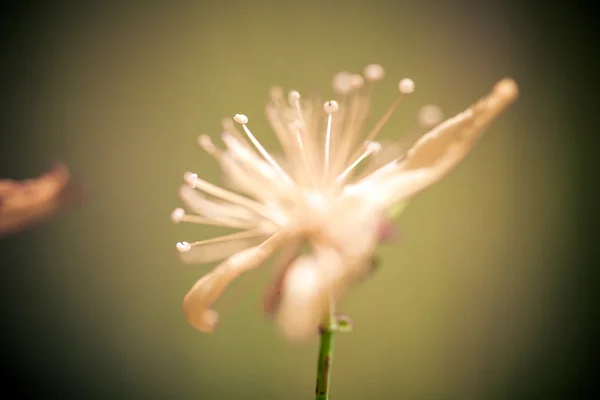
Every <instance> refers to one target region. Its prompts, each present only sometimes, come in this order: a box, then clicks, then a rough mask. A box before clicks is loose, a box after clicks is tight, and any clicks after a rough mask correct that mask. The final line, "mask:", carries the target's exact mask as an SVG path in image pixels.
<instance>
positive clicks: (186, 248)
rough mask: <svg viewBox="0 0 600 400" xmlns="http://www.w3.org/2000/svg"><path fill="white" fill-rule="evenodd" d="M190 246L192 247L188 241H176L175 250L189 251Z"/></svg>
mask: <svg viewBox="0 0 600 400" xmlns="http://www.w3.org/2000/svg"><path fill="white" fill-rule="evenodd" d="M191 248H192V245H190V244H189V243H188V242H179V243H177V250H179V252H181V253H186V252H188V251H190V249H191Z"/></svg>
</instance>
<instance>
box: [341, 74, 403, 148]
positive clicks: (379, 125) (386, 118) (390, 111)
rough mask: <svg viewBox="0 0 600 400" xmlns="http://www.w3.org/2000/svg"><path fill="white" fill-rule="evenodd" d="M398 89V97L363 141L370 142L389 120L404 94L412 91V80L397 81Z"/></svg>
mask: <svg viewBox="0 0 600 400" xmlns="http://www.w3.org/2000/svg"><path fill="white" fill-rule="evenodd" d="M398 90H399V92H400V94H399V95H398V97H396V100H394V102H393V103H392V105H391V106H390V108H388V110H387V111H386V112H385V114H383V116H382V117H381V118H380V119H379V121H377V123H376V124H375V126H374V127H373V129H371V131H370V132H369V133H368V134H367V136H366V137H365V142H370V141H372V140H373V139H374V138H375V136H377V134H378V133H379V131H381V129H382V128H383V126H384V125H385V124H386V123H387V122H388V121H389V120H390V118H391V116H392V114H393V113H394V111H396V109H397V108H398V105H399V104H400V103H401V102H402V99H403V98H404V96H405V95H407V94H410V93H412V92H414V90H415V83H414V82H413V81H412V79H408V78H404V79H402V80H401V81H400V82H399V83H398ZM359 151H360V150H357V151H356V152H355V153H354V154H353V156H352V157H350V158H351V159H352V158H354V157H356V156H357V154H358V152H359Z"/></svg>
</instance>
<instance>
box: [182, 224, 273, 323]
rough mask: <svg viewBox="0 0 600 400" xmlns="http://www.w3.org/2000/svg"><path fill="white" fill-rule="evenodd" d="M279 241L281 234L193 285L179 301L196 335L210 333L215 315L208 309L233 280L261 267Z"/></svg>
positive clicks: (221, 265) (242, 253)
mask: <svg viewBox="0 0 600 400" xmlns="http://www.w3.org/2000/svg"><path fill="white" fill-rule="evenodd" d="M283 239H284V234H283V233H280V234H275V235H273V236H271V237H270V238H269V239H267V240H265V241H264V242H263V243H262V244H260V245H258V246H255V247H251V248H249V249H245V250H242V251H240V252H238V253H236V254H234V255H233V256H231V257H229V258H228V259H226V260H225V261H223V262H222V263H221V264H220V265H219V266H217V267H216V268H215V269H214V270H213V271H211V272H210V273H208V274H207V275H205V276H204V277H202V278H201V279H200V280H199V281H197V282H196V284H195V285H194V287H192V289H191V290H190V291H189V292H188V294H187V295H186V296H185V298H184V300H183V311H184V313H185V315H186V317H187V319H188V322H189V323H190V324H191V325H192V326H193V327H195V328H196V329H198V330H199V331H202V332H212V331H213V330H214V329H215V326H216V324H217V321H218V314H217V312H216V311H215V310H212V309H211V308H210V307H211V306H212V305H213V304H214V303H215V302H216V301H217V299H218V298H219V297H220V296H221V295H222V294H223V293H224V292H225V290H226V289H227V287H228V286H229V284H230V283H231V282H232V281H233V280H234V279H235V278H237V277H238V276H239V275H241V274H242V273H243V272H245V271H248V270H250V269H253V268H256V267H258V266H259V265H261V264H262V263H264V262H265V261H266V260H267V258H269V257H270V256H271V255H272V254H273V252H275V250H277V248H278V246H279V245H280V244H281V241H282V240H283Z"/></svg>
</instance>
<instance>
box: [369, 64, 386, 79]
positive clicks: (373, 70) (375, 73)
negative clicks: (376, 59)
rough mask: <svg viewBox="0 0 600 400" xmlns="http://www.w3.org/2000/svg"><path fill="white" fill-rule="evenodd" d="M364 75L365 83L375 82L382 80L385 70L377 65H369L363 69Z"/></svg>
mask: <svg viewBox="0 0 600 400" xmlns="http://www.w3.org/2000/svg"><path fill="white" fill-rule="evenodd" d="M364 75H365V78H366V80H367V81H369V82H375V81H379V80H381V79H383V77H384V76H385V70H384V69H383V67H382V66H381V65H379V64H370V65H367V66H366V67H365V70H364Z"/></svg>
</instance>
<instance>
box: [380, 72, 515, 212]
mask: <svg viewBox="0 0 600 400" xmlns="http://www.w3.org/2000/svg"><path fill="white" fill-rule="evenodd" d="M517 95H518V88H517V85H516V83H515V82H514V81H513V80H511V79H508V78H507V79H503V80H501V81H500V82H498V83H497V84H496V85H495V86H494V88H493V89H492V91H491V93H489V94H488V95H487V96H485V97H483V98H481V99H480V100H479V101H478V102H477V103H475V104H474V105H472V106H471V107H470V108H468V109H467V110H465V111H463V112H461V113H459V114H458V115H456V116H455V117H453V118H450V119H448V120H446V121H445V122H443V123H442V124H440V125H438V126H437V127H435V128H434V129H432V130H431V131H429V132H428V133H426V134H425V135H424V136H423V137H422V138H421V139H420V140H418V141H417V143H415V145H414V146H413V147H412V148H411V149H410V150H409V151H408V153H407V155H406V158H405V159H404V161H403V162H402V163H401V164H400V166H399V173H397V174H396V175H395V177H394V178H392V179H391V182H389V183H390V186H395V187H396V188H397V189H398V192H397V193H394V197H395V201H397V200H400V199H404V198H407V197H410V196H412V195H414V194H416V193H417V192H419V191H420V190H422V189H424V188H425V187H427V186H429V185H431V184H432V183H434V182H436V181H438V180H439V179H441V178H442V177H444V176H445V175H446V174H447V173H448V172H449V171H451V170H452V168H454V167H455V166H456V165H457V164H458V163H459V162H460V161H461V160H462V159H463V158H464V157H465V156H466V155H467V154H468V153H469V151H470V150H471V149H472V148H473V146H474V145H475V143H476V142H477V140H478V139H479V137H480V136H481V134H482V133H483V131H484V130H485V128H486V127H487V126H488V125H489V124H490V123H491V122H492V121H493V120H495V119H496V118H498V116H499V115H500V114H501V113H502V111H504V110H505V109H506V108H507V107H508V106H509V105H510V104H512V103H513V102H514V101H515V100H516V99H517ZM407 174H408V175H407ZM402 175H406V176H402Z"/></svg>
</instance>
